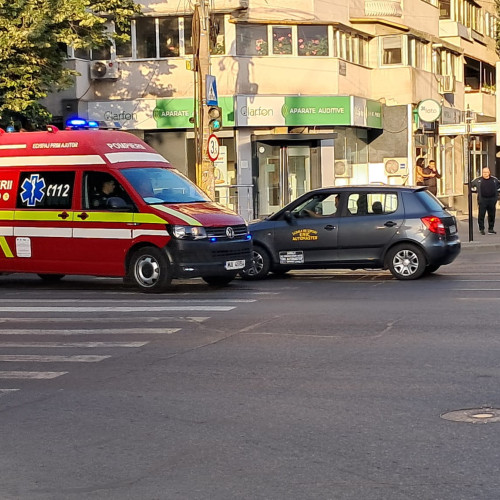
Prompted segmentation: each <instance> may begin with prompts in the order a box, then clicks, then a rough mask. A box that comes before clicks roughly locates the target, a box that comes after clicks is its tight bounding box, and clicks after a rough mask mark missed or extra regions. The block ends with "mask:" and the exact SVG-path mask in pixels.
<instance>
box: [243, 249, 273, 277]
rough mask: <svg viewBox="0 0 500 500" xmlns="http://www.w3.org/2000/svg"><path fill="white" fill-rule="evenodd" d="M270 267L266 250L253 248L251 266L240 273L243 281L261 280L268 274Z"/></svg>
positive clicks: (269, 259)
mask: <svg viewBox="0 0 500 500" xmlns="http://www.w3.org/2000/svg"><path fill="white" fill-rule="evenodd" d="M270 267H271V257H270V256H269V253H268V252H267V250H264V249H263V248H262V247H259V246H254V247H253V255H252V265H251V266H250V267H248V268H247V269H245V270H244V271H242V272H241V277H242V278H243V279H244V280H249V281H250V280H261V279H263V278H264V277H265V276H266V275H267V273H268V272H269V268H270Z"/></svg>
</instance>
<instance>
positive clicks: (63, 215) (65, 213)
mask: <svg viewBox="0 0 500 500" xmlns="http://www.w3.org/2000/svg"><path fill="white" fill-rule="evenodd" d="M57 216H58V217H60V218H61V219H67V218H68V217H69V214H68V212H61V213H60V214H57Z"/></svg>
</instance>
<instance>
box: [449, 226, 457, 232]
mask: <svg viewBox="0 0 500 500" xmlns="http://www.w3.org/2000/svg"><path fill="white" fill-rule="evenodd" d="M456 232H457V226H455V224H453V225H451V226H450V234H455V233H456Z"/></svg>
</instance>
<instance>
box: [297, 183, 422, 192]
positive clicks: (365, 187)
mask: <svg viewBox="0 0 500 500" xmlns="http://www.w3.org/2000/svg"><path fill="white" fill-rule="evenodd" d="M426 189H427V187H426V186H395V185H393V184H378V183H377V184H350V185H348V186H329V187H322V188H318V189H312V190H311V191H308V192H307V193H304V194H311V193H325V192H329V191H332V190H335V191H338V192H340V193H342V192H345V191H371V192H373V191H384V192H387V191H408V192H412V191H425V190H426Z"/></svg>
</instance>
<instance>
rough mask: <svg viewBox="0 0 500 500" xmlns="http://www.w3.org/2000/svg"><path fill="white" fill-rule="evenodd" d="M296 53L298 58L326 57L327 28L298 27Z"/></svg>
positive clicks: (327, 52)
mask: <svg viewBox="0 0 500 500" xmlns="http://www.w3.org/2000/svg"><path fill="white" fill-rule="evenodd" d="M297 36H298V39H297V49H298V50H297V53H298V55H299V56H327V55H328V54H329V51H328V28H327V26H298V27H297Z"/></svg>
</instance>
